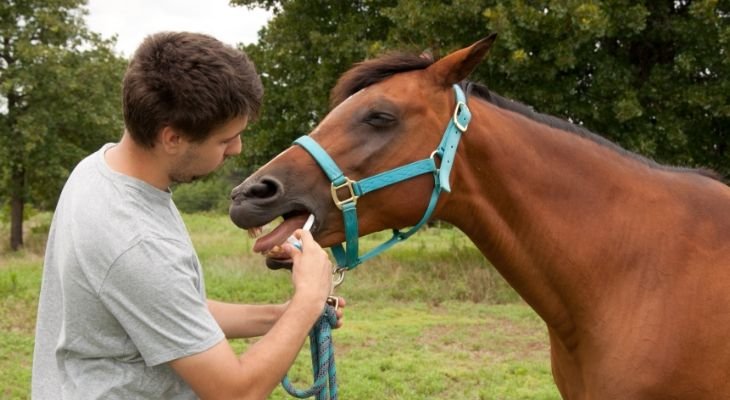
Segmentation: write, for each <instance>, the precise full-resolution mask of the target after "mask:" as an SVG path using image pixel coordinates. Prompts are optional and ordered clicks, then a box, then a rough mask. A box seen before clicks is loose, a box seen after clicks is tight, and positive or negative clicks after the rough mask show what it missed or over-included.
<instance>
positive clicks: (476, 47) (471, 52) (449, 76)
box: [428, 33, 497, 86]
mask: <svg viewBox="0 0 730 400" xmlns="http://www.w3.org/2000/svg"><path fill="white" fill-rule="evenodd" d="M495 39H497V34H496V33H492V34H491V35H489V36H487V37H485V38H484V39H482V40H480V41H478V42H476V43H474V44H472V45H471V46H469V47H467V48H464V49H461V50H457V51H455V52H453V53H451V54H449V55H447V56H446V57H444V58H442V59H440V60H438V61H436V62H435V63H434V64H432V65H431V66H430V67H428V71H429V73H431V74H432V76H433V77H434V79H436V81H437V82H438V83H439V84H441V85H443V86H451V85H453V84H455V83H458V82H461V81H462V80H464V79H466V77H467V76H469V74H470V73H471V71H473V70H474V68H476V66H477V65H478V64H479V63H480V62H481V61H482V59H483V58H484V56H486V55H487V52H488V51H489V49H490V48H491V47H492V43H494V40H495Z"/></svg>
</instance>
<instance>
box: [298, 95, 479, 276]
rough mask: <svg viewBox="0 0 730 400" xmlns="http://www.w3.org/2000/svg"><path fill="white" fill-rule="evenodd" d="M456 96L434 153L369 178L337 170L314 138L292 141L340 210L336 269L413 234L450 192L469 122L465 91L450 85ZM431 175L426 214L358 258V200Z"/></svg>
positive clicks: (363, 258)
mask: <svg viewBox="0 0 730 400" xmlns="http://www.w3.org/2000/svg"><path fill="white" fill-rule="evenodd" d="M453 88H454V93H455V95H456V107H455V108H454V114H453V117H452V118H451V119H450V120H449V123H448V125H447V126H446V130H445V131H444V134H443V137H442V138H441V143H439V146H438V147H437V148H436V150H434V152H433V153H432V154H431V156H430V157H429V158H426V159H422V160H419V161H415V162H412V163H410V164H407V165H403V166H401V167H397V168H394V169H391V170H388V171H385V172H381V173H379V174H377V175H373V176H371V177H368V178H364V179H361V180H359V181H354V180H352V179H350V178H348V177H347V176H345V174H344V173H343V172H342V171H341V170H340V168H339V167H338V166H337V163H335V161H334V160H333V159H332V157H330V156H329V154H327V152H326V151H325V150H324V149H323V148H322V146H320V145H319V143H317V142H316V141H314V139H312V138H311V137H309V136H301V137H300V138H298V139H297V140H295V141H294V143H295V144H297V145H299V146H301V147H302V148H304V149H305V150H306V151H307V152H309V154H310V155H311V156H312V157H313V158H314V159H315V161H317V163H318V164H319V166H320V167H321V168H322V170H323V171H324V173H325V175H327V178H329V180H330V182H331V183H332V185H331V192H332V200H333V201H334V202H335V205H336V206H337V207H338V208H339V209H340V210H342V217H343V220H344V225H345V246H344V247H343V245H342V243H340V244H338V245H335V246H333V247H332V253H333V255H334V256H335V260H336V262H337V266H338V267H339V268H345V269H348V270H349V269H352V268H355V267H356V266H358V265H359V264H360V263H362V262H363V261H365V260H368V259H370V258H372V257H374V256H376V255H378V254H380V253H382V252H383V251H385V250H387V249H389V248H390V247H392V246H393V245H394V244H396V243H398V242H400V241H403V240H405V239H407V238H408V237H410V236H411V235H413V234H414V233H416V231H418V230H419V229H420V228H421V227H422V226H423V225H424V224H426V222H428V220H429V219H430V218H431V215H432V214H433V211H434V210H435V208H436V203H437V202H438V199H439V196H440V194H441V191H442V190H445V191H447V192H451V185H450V184H449V176H450V175H451V168H452V167H453V164H454V158H455V156H456V150H457V148H458V146H459V141H460V139H461V135H462V134H463V133H464V132H466V129H467V127H468V126H469V121H470V120H471V112H470V111H469V108H468V107H467V105H466V96H465V95H464V91H463V90H462V89H461V87H459V86H458V85H453ZM435 157H439V159H441V163H440V165H439V166H437V165H436V161H435ZM428 173H431V174H433V177H434V188H433V191H432V192H431V198H430V200H429V202H428V206H427V207H426V211H425V212H424V214H423V217H421V220H420V221H419V222H418V223H417V224H416V225H414V226H413V227H411V229H409V230H408V231H406V232H401V231H399V230H397V229H394V230H393V236H392V237H391V238H390V239H389V240H387V241H385V242H384V243H382V244H380V245H379V246H377V247H376V248H374V249H372V250H370V251H369V252H368V253H366V254H364V255H362V256H359V249H358V238H359V232H358V221H357V208H356V206H357V199H358V198H359V197H361V196H363V195H365V194H367V193H370V192H373V191H375V190H378V189H382V188H384V187H386V186H390V185H394V184H396V183H399V182H402V181H405V180H407V179H411V178H413V177H416V176H419V175H423V174H428ZM345 189H347V191H348V196H349V197H347V198H344V199H341V198H340V197H339V193H341V192H342V191H344V190H345Z"/></svg>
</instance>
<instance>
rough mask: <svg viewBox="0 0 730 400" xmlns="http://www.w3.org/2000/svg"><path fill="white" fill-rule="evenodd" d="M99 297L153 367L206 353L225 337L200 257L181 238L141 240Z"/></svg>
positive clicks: (113, 268)
mask: <svg viewBox="0 0 730 400" xmlns="http://www.w3.org/2000/svg"><path fill="white" fill-rule="evenodd" d="M99 296H100V298H101V301H102V302H103V303H104V305H105V306H106V307H107V308H108V310H109V312H111V313H112V314H113V315H114V317H115V318H116V319H117V320H118V321H119V323H120V324H121V325H122V326H123V327H124V329H125V330H126V332H127V334H128V335H129V337H130V339H131V340H132V341H133V342H134V344H135V346H136V347H137V349H138V350H139V352H140V354H141V356H142V358H143V359H144V360H145V364H147V365H148V366H155V365H158V364H162V363H165V362H168V361H172V360H175V359H177V358H181V357H186V356H189V355H193V354H197V353H200V352H202V351H205V350H207V349H209V348H211V347H212V346H213V345H215V344H216V343H218V342H220V341H221V340H223V338H224V337H225V335H224V334H223V331H222V330H221V328H220V326H219V325H218V323H217V322H216V321H215V319H214V318H213V316H212V315H211V314H210V311H209V310H208V306H207V302H206V300H205V290H204V283H203V277H202V270H201V269H200V267H199V265H198V258H197V256H196V255H195V252H194V251H193V250H192V248H191V247H190V246H186V245H184V244H182V243H179V242H175V241H171V240H164V239H146V240H143V241H140V242H139V243H137V244H136V245H135V246H133V247H132V248H130V249H129V250H127V251H126V252H125V253H124V254H123V255H121V256H120V257H119V258H118V259H117V260H116V261H115V262H114V264H113V265H112V266H111V268H110V269H109V272H108V274H107V276H106V278H105V279H104V282H103V284H102V285H101V288H100V291H99Z"/></svg>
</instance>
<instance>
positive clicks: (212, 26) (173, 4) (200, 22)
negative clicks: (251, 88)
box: [86, 0, 271, 57]
mask: <svg viewBox="0 0 730 400" xmlns="http://www.w3.org/2000/svg"><path fill="white" fill-rule="evenodd" d="M228 1H229V0H89V1H88V4H87V9H88V10H89V15H87V17H86V23H87V25H88V27H89V29H90V30H92V31H94V32H97V33H100V34H101V35H102V37H104V38H107V39H108V38H110V37H111V36H112V35H114V34H116V35H117V44H116V50H117V51H118V52H119V53H120V54H122V55H123V56H125V57H130V56H131V55H132V54H133V53H134V50H135V49H136V48H137V46H138V45H139V44H140V43H141V42H142V40H143V39H144V38H145V37H146V36H147V35H149V34H152V33H155V32H159V31H165V30H168V31H191V32H200V33H206V34H208V35H211V36H213V37H215V38H217V39H219V40H220V41H222V42H224V43H228V44H231V45H236V44H238V43H253V42H255V41H256V40H257V38H258V37H257V33H258V31H259V29H261V27H263V26H264V25H266V22H267V21H268V20H269V18H270V17H271V14H270V13H269V12H267V11H265V10H259V9H256V10H249V9H248V8H246V7H232V6H230V5H228Z"/></svg>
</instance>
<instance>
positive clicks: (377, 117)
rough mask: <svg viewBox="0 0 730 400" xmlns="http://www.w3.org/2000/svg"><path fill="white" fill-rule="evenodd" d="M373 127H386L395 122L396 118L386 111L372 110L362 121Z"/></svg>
mask: <svg viewBox="0 0 730 400" xmlns="http://www.w3.org/2000/svg"><path fill="white" fill-rule="evenodd" d="M363 122H365V123H366V124H368V125H370V126H372V127H373V128H387V127H390V126H392V125H393V124H395V123H396V118H395V117H394V116H393V115H391V114H388V113H385V112H380V111H373V112H371V113H370V114H368V115H367V116H366V117H365V120H364V121H363Z"/></svg>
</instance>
